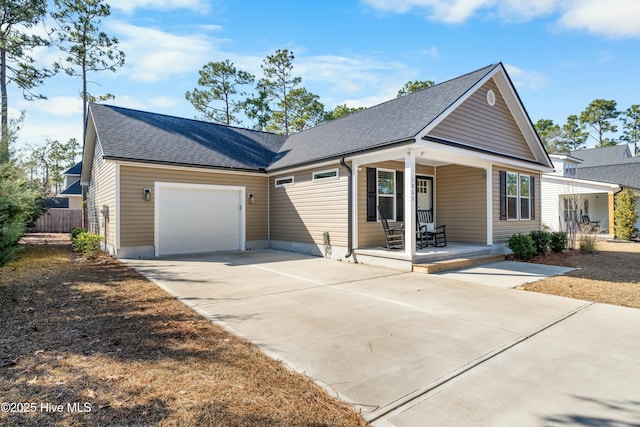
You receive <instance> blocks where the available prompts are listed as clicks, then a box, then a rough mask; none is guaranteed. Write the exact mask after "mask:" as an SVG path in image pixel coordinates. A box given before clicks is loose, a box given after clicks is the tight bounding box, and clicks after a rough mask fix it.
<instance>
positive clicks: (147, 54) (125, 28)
mask: <svg viewBox="0 0 640 427" xmlns="http://www.w3.org/2000/svg"><path fill="white" fill-rule="evenodd" d="M111 29H112V30H113V31H114V32H115V33H116V34H117V36H118V39H119V40H120V48H121V49H122V51H124V52H126V55H127V61H126V63H125V66H124V72H125V73H126V74H128V76H129V78H130V79H132V80H137V81H142V82H156V81H161V80H168V79H169V78H171V77H172V76H175V75H178V74H182V73H188V72H193V71H196V70H198V69H200V68H201V67H202V65H203V64H205V63H206V62H208V61H210V60H212V58H215V56H216V52H217V48H216V46H215V43H214V42H213V39H210V38H209V37H206V36H204V35H201V34H195V35H176V34H170V33H167V32H164V31H161V30H157V29H153V28H145V27H137V26H135V25H131V24H128V23H126V22H122V21H118V22H113V23H111Z"/></svg>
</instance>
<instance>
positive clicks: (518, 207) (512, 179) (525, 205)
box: [500, 172, 535, 220]
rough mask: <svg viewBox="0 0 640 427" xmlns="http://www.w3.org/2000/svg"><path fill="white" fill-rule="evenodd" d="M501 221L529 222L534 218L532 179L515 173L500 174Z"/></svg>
mask: <svg viewBox="0 0 640 427" xmlns="http://www.w3.org/2000/svg"><path fill="white" fill-rule="evenodd" d="M502 174H504V175H503V176H504V178H503V177H501V193H502V196H501V197H502V200H504V203H503V204H502V205H501V207H500V209H501V213H500V216H501V219H506V220H530V219H533V218H534V215H535V214H534V209H535V205H534V197H535V195H534V191H535V187H534V183H533V182H534V179H533V177H532V176H530V175H525V174H519V173H516V172H502Z"/></svg>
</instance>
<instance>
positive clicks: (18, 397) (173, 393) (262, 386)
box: [0, 246, 366, 426]
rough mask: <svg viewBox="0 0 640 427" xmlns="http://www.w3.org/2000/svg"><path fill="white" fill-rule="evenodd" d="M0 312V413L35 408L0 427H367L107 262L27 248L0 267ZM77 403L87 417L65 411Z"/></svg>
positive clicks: (64, 249) (1, 421)
mask: <svg viewBox="0 0 640 427" xmlns="http://www.w3.org/2000/svg"><path fill="white" fill-rule="evenodd" d="M0 307H1V308H2V310H1V312H0V325H1V328H0V403H1V402H15V403H19V402H26V403H35V404H36V405H37V408H36V410H35V411H34V412H29V413H6V412H2V413H0V425H7V426H9V425H11V426H16V425H39V426H48V425H59V426H87V425H96V426H97V425H128V426H138V425H139V426H143V425H144V426H149V425H153V426H190V425H197V426H212V425H215V426H245V425H279V426H280V425H298V426H325V425H326V426H363V425H366V423H365V422H364V421H363V419H362V418H361V417H360V415H358V414H357V413H356V412H354V411H353V409H352V408H351V407H350V406H348V405H347V404H345V403H343V402H341V401H338V400H337V399H334V398H332V397H330V396H328V395H327V394H326V393H325V392H324V391H323V390H322V389H321V388H320V387H318V386H317V385H316V383H315V382H314V381H313V380H312V379H310V378H308V377H305V376H303V375H300V374H297V373H294V372H292V371H290V370H289V369H287V368H286V367H284V366H283V365H282V364H281V363H279V362H277V361H274V360H273V359H271V358H269V357H267V356H265V355H264V354H263V353H262V352H261V351H260V350H259V349H257V348H256V347H255V346H254V345H252V344H251V343H250V342H248V341H246V340H244V339H241V338H238V337H236V336H233V335H231V334H229V333H227V332H226V331H225V330H223V329H222V328H220V327H218V326H216V325H214V324H212V323H211V322H209V321H208V320H206V319H204V318H202V317H201V316H200V315H198V314H197V313H195V312H194V311H192V310H191V309H190V308H188V307H186V306H185V305H183V304H182V303H180V302H179V301H177V300H176V299H174V298H173V297H171V296H170V295H168V294H167V293H165V292H164V291H162V290H161V289H159V288H158V287H156V286H155V285H153V284H151V283H150V282H148V281H146V280H145V279H144V278H143V277H142V276H140V275H139V274H137V273H136V272H135V271H133V270H132V269H130V268H128V267H126V266H125V265H123V264H121V263H119V262H118V261H115V260H112V259H109V258H100V259H98V260H96V261H86V260H82V259H80V258H78V257H77V256H74V255H73V254H71V253H70V251H69V248H68V246H30V247H28V248H27V249H26V250H25V253H24V254H23V258H22V259H21V260H20V261H18V262H16V263H13V264H10V265H8V266H5V267H3V268H0ZM76 402H77V403H80V404H83V403H88V404H89V406H88V409H90V412H85V413H77V412H76V413H73V412H71V411H69V408H68V407H67V406H66V405H67V404H68V403H76ZM46 403H51V404H55V405H63V406H64V410H63V411H62V412H60V413H48V412H46V411H45V410H43V407H42V406H41V405H42V404H46ZM81 408H82V409H85V407H81ZM28 409H29V408H28Z"/></svg>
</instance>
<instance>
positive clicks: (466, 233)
mask: <svg viewBox="0 0 640 427" xmlns="http://www.w3.org/2000/svg"><path fill="white" fill-rule="evenodd" d="M436 180H437V182H436V184H435V188H436V191H435V192H436V209H435V212H436V225H446V231H447V240H450V241H456V242H467V243H486V242H487V220H486V218H487V202H486V200H487V198H486V194H487V190H486V177H485V171H484V170H483V169H476V168H470V167H465V166H458V165H448V166H440V167H438V168H437V169H436Z"/></svg>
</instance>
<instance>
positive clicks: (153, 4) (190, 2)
mask: <svg viewBox="0 0 640 427" xmlns="http://www.w3.org/2000/svg"><path fill="white" fill-rule="evenodd" d="M109 5H110V6H111V7H112V8H113V9H118V10H121V11H123V12H126V13H131V12H133V11H134V10H136V9H153V10H175V9H187V10H193V11H194V12H200V13H204V12H207V11H209V9H210V7H211V5H210V3H209V2H208V1H206V0H111V1H110V2H109Z"/></svg>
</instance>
